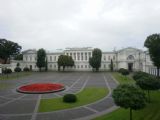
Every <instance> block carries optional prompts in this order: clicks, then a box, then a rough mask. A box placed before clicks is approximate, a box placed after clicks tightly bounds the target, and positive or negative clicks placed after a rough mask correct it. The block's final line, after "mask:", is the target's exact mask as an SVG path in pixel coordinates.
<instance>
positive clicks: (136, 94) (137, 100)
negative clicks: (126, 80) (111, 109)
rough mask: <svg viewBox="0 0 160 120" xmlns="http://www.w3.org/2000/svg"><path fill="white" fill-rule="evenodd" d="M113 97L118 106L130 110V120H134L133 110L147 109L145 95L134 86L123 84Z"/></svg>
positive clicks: (115, 90) (114, 92)
mask: <svg viewBox="0 0 160 120" xmlns="http://www.w3.org/2000/svg"><path fill="white" fill-rule="evenodd" d="M112 97H113V99H114V102H115V104H116V105H117V106H120V107H123V108H125V109H128V108H129V109H130V120H132V110H139V109H142V108H144V107H145V105H146V97H145V94H144V93H143V92H142V91H141V90H140V89H138V88H137V87H135V86H133V85H128V84H122V85H119V86H118V87H117V88H116V89H114V90H113V94H112Z"/></svg>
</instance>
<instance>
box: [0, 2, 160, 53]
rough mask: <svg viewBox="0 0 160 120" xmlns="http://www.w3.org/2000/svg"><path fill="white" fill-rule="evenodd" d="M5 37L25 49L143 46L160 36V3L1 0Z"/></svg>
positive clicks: (0, 25)
mask: <svg viewBox="0 0 160 120" xmlns="http://www.w3.org/2000/svg"><path fill="white" fill-rule="evenodd" d="M0 8H1V10H0V38H6V39H8V40H11V41H14V42H18V43H19V44H20V45H21V46H22V47H23V50H25V49H30V48H31V49H32V48H36V49H38V48H45V49H47V50H50V51H52V50H55V49H58V48H62V49H64V48H66V47H87V46H91V47H98V48H101V49H102V50H104V51H111V50H113V48H114V47H116V49H121V48H122V47H128V46H132V47H137V48H143V43H144V41H145V39H146V37H147V36H148V35H150V34H153V33H159V32H160V0H0Z"/></svg>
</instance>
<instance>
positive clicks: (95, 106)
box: [0, 72, 117, 120]
mask: <svg viewBox="0 0 160 120" xmlns="http://www.w3.org/2000/svg"><path fill="white" fill-rule="evenodd" d="M0 82H5V83H9V84H12V86H11V87H10V88H8V89H5V90H1V91H0V120H73V119H74V120H89V119H92V118H94V117H96V116H97V115H101V114H103V113H107V112H110V111H112V110H114V109H116V108H117V107H116V106H115V104H114V102H113V99H112V98H111V91H112V89H114V88H115V87H116V86H117V82H116V81H115V80H114V79H113V78H112V76H111V75H110V74H109V73H106V72H104V73H92V72H68V73H58V72H48V73H43V72H42V73H35V74H33V75H30V76H27V77H24V78H19V79H18V80H5V81H0ZM36 82H58V83H63V84H65V86H66V89H65V90H64V91H61V92H56V93H49V94H23V93H18V92H16V88H17V87H18V86H21V85H25V84H29V83H36ZM92 86H93V87H94V86H96V87H107V88H108V89H109V94H108V95H107V96H106V97H105V98H103V99H101V100H99V101H97V102H94V103H91V104H88V105H84V106H81V107H76V108H72V109H66V110H59V111H54V112H44V113H38V112H37V111H38V106H39V103H40V99H42V98H43V99H45V98H56V97H61V96H63V95H64V94H66V93H78V92H80V91H81V90H83V89H84V88H85V87H92ZM95 93H96V91H95Z"/></svg>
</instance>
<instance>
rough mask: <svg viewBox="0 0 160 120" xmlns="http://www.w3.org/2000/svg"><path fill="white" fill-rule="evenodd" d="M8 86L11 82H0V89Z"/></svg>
mask: <svg viewBox="0 0 160 120" xmlns="http://www.w3.org/2000/svg"><path fill="white" fill-rule="evenodd" d="M10 86H11V84H9V83H0V90H2V89H6V88H8V87H10Z"/></svg>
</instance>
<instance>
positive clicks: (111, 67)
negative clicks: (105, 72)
mask: <svg viewBox="0 0 160 120" xmlns="http://www.w3.org/2000/svg"><path fill="white" fill-rule="evenodd" d="M110 69H111V71H113V60H112V59H111V64H110Z"/></svg>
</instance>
